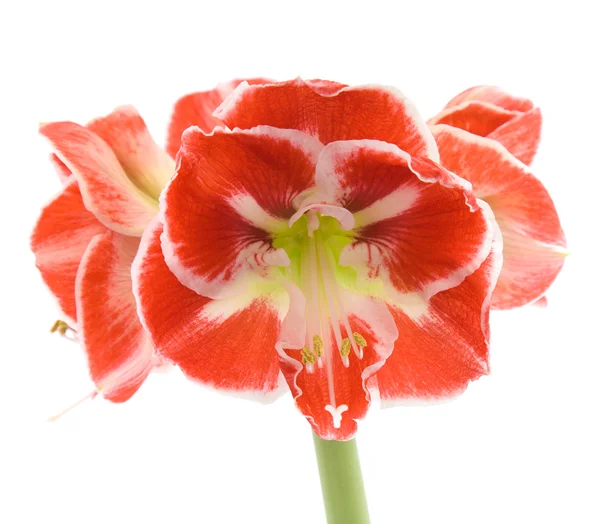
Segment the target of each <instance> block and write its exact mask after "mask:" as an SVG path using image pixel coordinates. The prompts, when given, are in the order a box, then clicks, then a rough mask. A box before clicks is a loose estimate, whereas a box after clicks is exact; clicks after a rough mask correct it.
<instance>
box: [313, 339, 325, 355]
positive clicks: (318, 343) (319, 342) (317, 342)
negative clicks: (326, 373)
mask: <svg viewBox="0 0 600 524" xmlns="http://www.w3.org/2000/svg"><path fill="white" fill-rule="evenodd" d="M313 349H314V350H315V354H316V355H317V357H321V356H323V339H322V338H321V336H320V335H313Z"/></svg>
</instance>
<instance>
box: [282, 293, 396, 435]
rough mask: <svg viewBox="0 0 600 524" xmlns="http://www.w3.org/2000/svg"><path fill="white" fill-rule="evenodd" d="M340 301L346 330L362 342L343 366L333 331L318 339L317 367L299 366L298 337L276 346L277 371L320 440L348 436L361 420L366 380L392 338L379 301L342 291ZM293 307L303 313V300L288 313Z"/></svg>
mask: <svg viewBox="0 0 600 524" xmlns="http://www.w3.org/2000/svg"><path fill="white" fill-rule="evenodd" d="M341 300H342V303H343V304H344V308H345V311H346V313H347V314H348V321H349V325H350V326H351V329H352V331H353V332H354V331H356V332H358V333H360V334H361V335H362V336H363V337H364V339H365V340H366V342H367V347H365V348H364V350H363V351H364V354H363V357H362V358H361V359H359V358H358V357H357V356H356V355H355V353H351V354H350V355H348V357H347V358H348V366H346V365H345V364H344V362H343V360H342V357H341V355H340V352H339V348H338V344H337V342H336V334H335V331H334V329H333V327H332V328H331V329H330V330H329V333H328V334H327V335H328V337H327V336H324V337H323V340H324V342H325V343H324V348H323V356H322V359H321V365H319V364H318V363H315V364H312V365H303V364H302V355H301V352H300V351H298V349H299V348H300V347H302V346H303V345H304V340H302V338H300V339H299V338H298V337H292V338H293V339H295V340H294V342H295V343H294V344H290V343H289V340H288V341H287V343H280V344H279V345H278V351H279V355H280V359H281V370H282V372H283V374H284V376H285V378H286V380H287V382H288V385H289V387H290V389H291V391H292V394H293V395H294V399H295V400H296V404H297V406H298V408H299V409H300V411H302V413H303V414H304V416H305V417H306V418H307V420H308V421H309V422H310V424H311V426H312V428H313V430H314V431H315V433H316V434H317V435H319V437H321V438H323V439H326V440H349V439H351V438H353V437H354V435H355V434H356V431H357V429H358V425H357V421H358V420H360V419H363V418H364V417H365V415H366V414H367V411H368V409H369V406H370V404H371V396H370V393H369V391H368V389H367V385H366V384H367V381H368V380H369V379H370V378H371V377H372V376H373V375H374V374H375V373H377V371H378V370H379V369H380V368H381V366H382V365H384V362H385V360H386V359H387V358H388V357H389V355H390V353H391V351H392V348H393V346H394V341H395V340H396V338H397V337H398V331H397V329H396V326H395V324H394V319H393V318H392V316H391V314H390V312H389V311H388V309H387V307H386V305H385V303H384V302H383V301H381V300H378V299H374V298H370V297H365V296H361V295H358V294H356V293H352V292H350V291H347V290H342V294H341ZM293 301H294V298H293V296H292V302H293ZM298 309H303V302H302V307H301V308H297V307H294V306H293V304H292V306H291V307H290V312H291V314H292V315H293V314H294V312H295V311H297V310H298ZM339 330H340V332H341V336H342V337H346V336H347V333H346V332H345V326H344V324H343V323H341V322H340V325H339ZM282 332H285V329H284V330H282Z"/></svg>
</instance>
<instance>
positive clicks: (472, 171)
mask: <svg viewBox="0 0 600 524" xmlns="http://www.w3.org/2000/svg"><path fill="white" fill-rule="evenodd" d="M541 123H542V119H541V113H540V110H539V108H536V107H534V105H533V103H532V102H531V101H530V100H527V99H524V98H518V97H514V96H511V95H509V94H507V93H505V92H503V91H502V90H500V89H499V88H497V87H491V86H479V87H474V88H471V89H468V90H466V91H465V92H463V93H461V94H460V95H458V96H457V97H455V98H453V99H452V100H451V101H450V102H449V103H448V105H447V106H446V108H445V109H444V110H443V111H442V112H441V113H440V114H438V115H437V116H435V117H434V118H432V119H430V120H429V124H430V126H431V130H432V131H433V134H434V136H435V139H436V142H437V145H438V148H439V152H440V163H441V164H442V165H443V166H444V167H446V168H447V169H449V170H450V171H453V172H454V173H456V174H457V175H459V176H461V177H462V178H464V179H466V180H468V181H469V182H471V184H472V185H473V191H474V193H475V195H476V196H477V197H478V198H480V199H482V200H485V201H486V202H487V203H488V204H489V205H490V207H491V208H492V210H493V212H494V215H495V216H496V220H497V222H498V224H499V226H500V229H501V231H502V236H503V239H504V252H503V258H504V262H503V267H502V272H501V273H500V277H499V280H498V284H497V286H496V290H495V291H494V295H493V300H492V306H493V307H495V308H499V309H509V308H514V307H518V306H522V305H525V304H528V303H531V302H535V301H538V303H539V301H540V300H542V301H544V302H545V299H544V298H543V295H544V293H545V292H546V290H547V289H548V287H549V286H550V285H551V284H552V282H553V281H554V280H555V278H556V276H557V275H558V273H559V272H560V270H561V268H562V266H563V263H564V259H565V255H566V254H567V251H566V240H565V235H564V233H563V230H562V228H561V225H560V221H559V218H558V214H557V212H556V209H555V207H554V204H553V202H552V199H551V198H550V195H549V194H548V192H547V191H546V189H545V188H544V186H543V184H542V183H541V182H540V181H539V180H538V179H537V178H536V177H535V175H534V174H533V173H532V172H531V171H530V169H529V168H528V167H527V165H526V164H529V163H531V161H532V160H533V157H534V155H535V152H536V150H537V146H538V143H539V140H540V134H541Z"/></svg>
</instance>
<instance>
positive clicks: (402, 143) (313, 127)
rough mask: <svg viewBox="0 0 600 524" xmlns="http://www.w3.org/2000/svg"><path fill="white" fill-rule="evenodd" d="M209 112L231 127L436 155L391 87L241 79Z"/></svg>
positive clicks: (407, 106) (415, 118)
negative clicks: (279, 130) (296, 132)
mask: <svg viewBox="0 0 600 524" xmlns="http://www.w3.org/2000/svg"><path fill="white" fill-rule="evenodd" d="M214 114H215V116H216V117H217V118H220V119H221V120H223V121H224V122H225V123H226V124H227V125H228V126H229V127H232V128H233V127H240V128H243V129H249V128H252V127H254V126H257V125H261V124H266V125H270V126H274V127H279V128H288V129H298V130H300V131H303V132H305V133H309V134H311V135H313V136H315V137H317V138H318V139H319V140H320V141H321V142H322V143H323V144H328V143H329V142H334V141H337V140H356V139H363V138H368V139H375V140H382V141H385V142H389V143H392V144H396V145H397V146H398V147H400V148H401V149H403V150H404V151H406V152H408V153H409V154H411V155H414V156H427V157H429V158H432V159H434V160H437V158H438V156H437V150H436V147H435V141H434V140H433V139H432V137H431V133H430V132H429V130H428V128H427V125H426V124H425V122H424V121H423V120H422V119H421V117H420V115H419V114H418V112H417V111H416V109H415V107H414V106H413V105H412V103H411V102H410V101H409V100H408V99H407V98H406V97H405V96H404V95H403V94H402V93H400V91H398V90H396V89H393V88H390V87H383V86H375V85H373V86H360V87H347V86H343V85H342V84H336V83H330V82H324V81H322V80H313V81H304V80H302V79H299V78H298V79H296V80H292V81H289V82H280V83H274V84H269V85H259V86H249V85H248V84H245V83H242V84H240V85H239V86H238V87H237V89H236V90H235V91H234V92H233V94H231V95H230V96H229V97H228V98H227V99H226V100H225V101H224V102H223V104H222V105H221V106H220V107H219V108H218V109H217V110H216V111H215V113H214Z"/></svg>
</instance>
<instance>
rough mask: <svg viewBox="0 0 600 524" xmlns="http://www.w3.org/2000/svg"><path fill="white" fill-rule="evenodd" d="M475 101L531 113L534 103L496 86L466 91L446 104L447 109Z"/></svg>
mask: <svg viewBox="0 0 600 524" xmlns="http://www.w3.org/2000/svg"><path fill="white" fill-rule="evenodd" d="M473 100H478V101H479V102H487V103H489V104H493V105H495V106H499V107H502V108H504V109H507V110H509V111H530V110H531V109H533V102H532V101H531V100H529V99H527V98H522V97H518V96H513V95H511V94H509V93H507V92H506V91H504V90H503V89H501V88H499V87H496V86H475V87H471V88H469V89H466V90H465V91H463V92H462V93H460V94H458V95H456V96H455V97H454V98H453V99H452V100H450V102H448V103H447V104H446V107H452V106H457V105H460V104H463V103H465V102H470V101H473Z"/></svg>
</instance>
